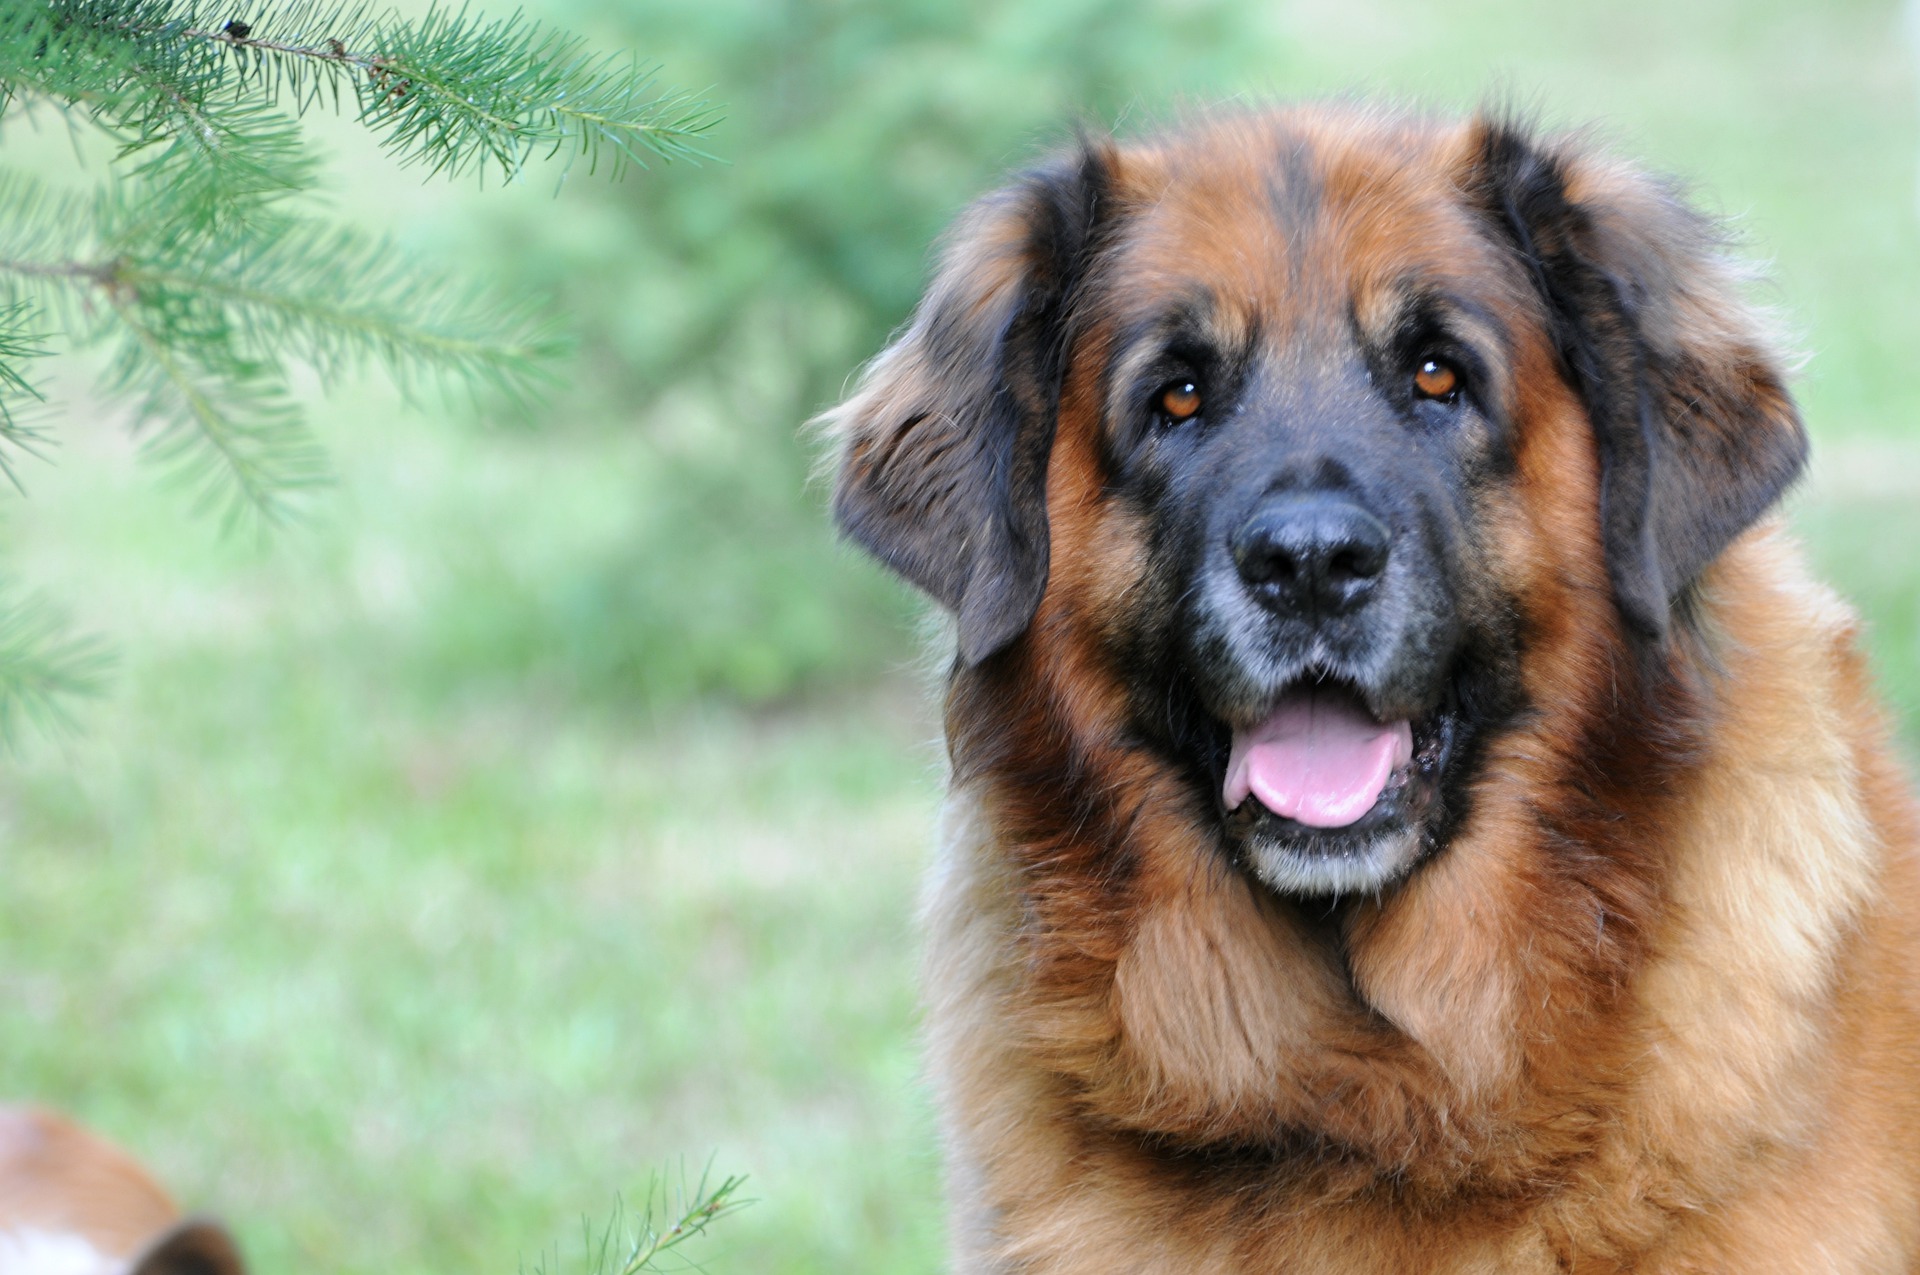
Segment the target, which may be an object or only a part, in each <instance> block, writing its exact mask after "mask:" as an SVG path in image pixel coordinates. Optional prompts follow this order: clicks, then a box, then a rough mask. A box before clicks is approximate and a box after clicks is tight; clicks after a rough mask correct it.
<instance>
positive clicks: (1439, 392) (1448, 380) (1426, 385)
mask: <svg viewBox="0 0 1920 1275" xmlns="http://www.w3.org/2000/svg"><path fill="white" fill-rule="evenodd" d="M1413 388H1414V389H1416V390H1418V391H1420V396H1421V397H1422V398H1438V399H1448V398H1452V397H1453V396H1454V394H1455V393H1456V392H1458V390H1459V389H1460V374H1459V373H1458V372H1456V371H1454V370H1453V369H1452V368H1450V367H1448V366H1447V365H1446V364H1445V363H1442V362H1441V361H1440V360H1439V359H1428V360H1427V361H1426V362H1424V363H1422V364H1421V365H1420V370H1419V371H1418V372H1415V373H1414V374H1413Z"/></svg>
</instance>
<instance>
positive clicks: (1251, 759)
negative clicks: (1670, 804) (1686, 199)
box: [836, 110, 1804, 894]
mask: <svg viewBox="0 0 1920 1275" xmlns="http://www.w3.org/2000/svg"><path fill="white" fill-rule="evenodd" d="M1729 286H1730V284H1729V281H1728V277H1727V275H1726V273H1725V271H1724V268H1723V267H1722V266H1721V265H1720V263H1719V261H1718V259H1717V257H1716V256H1715V254H1714V251H1713V245H1712V243H1711V241H1710V238H1709V236H1708V235H1707V233H1706V231H1705V230H1704V228H1703V227H1702V225H1701V224H1700V223H1698V222H1697V221H1695V220H1694V219H1692V218H1691V216H1690V214H1688V213H1686V212H1685V210H1684V209H1683V208H1682V207H1681V206H1680V205H1678V204H1677V203H1676V202H1674V201H1673V200H1672V199H1671V198H1670V197H1668V195H1667V194H1666V193H1665V192H1664V191H1663V190H1661V189H1660V188H1659V187H1657V186H1656V185H1654V184H1653V183H1651V182H1649V181H1647V180H1646V179H1644V178H1640V177H1639V176H1638V175H1636V174H1631V173H1623V172H1620V171H1616V170H1614V169H1611V168H1609V167H1608V166H1607V165H1605V164H1603V163H1601V162H1598V161H1591V160H1586V159H1583V158H1580V157H1578V156H1576V155H1573V154H1571V153H1560V152H1554V151H1549V150H1546V149H1544V148H1541V147H1538V146H1536V145H1535V144H1534V143H1532V142H1530V141H1528V140H1527V139H1525V138H1523V137H1521V136H1520V135H1519V134H1517V133H1516V132H1514V131H1513V130H1511V129H1508V128H1505V127H1503V126H1498V125H1490V124H1471V125H1436V124H1430V123H1426V122H1423V121H1409V120H1403V119H1393V118H1386V117H1376V116H1371V115H1367V114H1364V113H1360V112H1357V111H1350V110H1321V111H1313V112H1298V113H1292V114H1283V115H1276V116H1270V117H1261V118H1251V119H1238V120H1231V121H1226V122H1222V123H1216V124H1212V125H1210V126H1207V127H1204V128H1202V129H1199V130H1196V131H1195V132H1193V133H1191V134H1189V135H1186V136H1179V137H1174V138H1171V139H1168V140H1164V141H1161V142H1157V143H1151V144H1147V145H1142V146H1136V147H1130V148H1124V149H1122V148H1114V147H1089V148H1087V149H1085V150H1084V151H1082V152H1081V153H1079V154H1077V155H1075V156H1073V157H1071V158H1069V159H1068V160H1066V161H1064V162H1061V163H1058V164H1056V165H1055V166H1053V167H1052V168H1050V169H1047V170H1044V171H1042V172H1040V173H1038V174H1035V175H1034V176H1032V177H1030V178H1028V179H1027V180H1026V181H1024V182H1022V183H1021V184H1019V185H1017V186H1015V187H1013V188H1011V189H1010V190H1008V191H1004V192H1001V193H1000V194H999V195H996V196H994V197H992V198H990V199H989V200H987V201H985V202H983V203H982V204H981V205H979V206H978V207H977V208H976V209H975V210H974V212H973V213H972V214H970V216H969V218H968V219H967V220H966V221H964V222H963V223H962V225H961V227H960V228H959V229H958V231H957V232H956V237H955V239H954V241H953V244H952V246H951V248H950V249H949V253H948V256H947V259H946V264H945V266H944V268H943V270H942V272H941V274H940V276H939V277H938V278H937V279H936V281H935V283H934V285H933V287H932V289H931V290H930V292H929V295H928V298H927V300H926V301H925V302H924V303H923V305H922V309H921V311H920V313H919V315H918V317H917V319H916V322H915V324H914V326H913V327H912V328H911V329H910V330H909V332H908V333H907V334H906V335H905V336H904V337H903V338H902V339H901V341H900V342H899V343H897V344H896V345H895V347H894V348H893V349H891V350H890V351H888V353H887V354H886V355H885V356H883V358H882V359H881V360H880V361H879V362H878V363H877V364H876V366H875V368H874V369H873V371H872V372H871V373H870V374H869V378H868V380H867V382H866V383H865V384H864V385H863V387H862V390H861V392H860V393H859V394H858V395H857V396H856V397H855V398H854V399H853V400H851V401H850V402H849V403H848V404H847V405H845V406H844V407H843V408H842V409H840V413H839V416H838V424H839V428H840V430H841V434H842V440H843V458H842V473H841V482H840V487H839V490H838V492H837V498H836V508H837V511H838V513H839V515H840V517H841V520H842V523H843V525H844V526H845V527H846V528H847V529H848V530H849V532H850V533H851V534H852V535H854V536H855V537H856V538H857V539H859V540H861V541H862V542H863V543H865V544H866V545H868V546H869V547H870V548H872V549H873V550H875V551H876V552H877V553H878V554H879V555H880V556H881V557H882V558H883V560H885V561H887V562H889V564H890V565H893V566H894V567H895V568H896V569H898V570H900V571H901V572H902V573H903V574H905V575H906V576H907V577H908V578H909V579H911V580H913V581H914V582H915V583H917V584H919V585H921V586H922V587H923V588H926V589H927V590H928V591H929V592H930V593H932V594H933V595H934V596H935V597H936V598H938V599H939V600H941V601H942V602H944V603H945V604H947V605H948V606H949V607H951V608H952V609H953V610H954V611H955V613H956V614H957V616H958V620H959V633H960V655H961V661H962V665H963V666H964V667H968V668H978V667H986V666H991V665H992V664H993V663H994V662H995V661H1002V662H1004V661H1008V660H1012V661H1016V662H1019V661H1025V662H1026V665H1027V667H1028V669H1029V670H1030V676H1029V677H1028V680H1029V681H1031V680H1033V678H1035V677H1037V678H1038V680H1039V681H1040V682H1042V683H1044V684H1047V685H1049V686H1051V687H1052V689H1053V693H1054V694H1055V695H1057V696H1058V695H1077V696H1078V697H1080V698H1082V699H1093V698H1101V697H1104V698H1105V699H1107V700H1109V701H1111V702H1112V703H1113V704H1114V705H1115V706H1116V707H1115V709H1114V711H1113V712H1112V713H1111V714H1110V715H1109V720H1108V725H1107V727H1106V728H1105V729H1106V730H1107V731H1108V733H1110V734H1115V733H1117V734H1123V735H1125V736H1127V737H1129V738H1131V739H1137V740H1138V742H1139V746H1140V747H1142V748H1143V749H1145V750H1147V751H1149V752H1150V753H1152V754H1153V755H1154V756H1155V757H1156V758H1158V759H1159V761H1160V762H1161V763H1162V764H1163V765H1164V766H1165V767H1166V768H1167V769H1168V770H1169V771H1170V772H1171V773H1174V774H1177V775H1178V776H1179V777H1180V780H1181V782H1182V783H1183V784H1184V785H1185V786H1186V789H1187V794H1188V798H1189V804H1190V809H1191V810H1192V812H1193V815H1194V817H1195V818H1196V819H1198V820H1201V821H1202V822H1206V823H1209V824H1210V825H1211V826H1212V827H1213V828H1214V829H1215V835H1216V836H1217V838H1218V841H1219V844H1220V845H1221V847H1222V848H1223V849H1224V850H1225V851H1226V852H1228V853H1229V854H1231V855H1232V856H1233V857H1234V858H1235V859H1236V861H1238V862H1240V863H1241V864H1243V865H1244V866H1245V867H1246V868H1247V869H1249V870H1250V871H1251V872H1252V873H1253V874H1254V875H1256V876H1257V877H1258V878H1259V879H1260V880H1262V881H1263V882H1265V883H1266V884H1267V885H1268V886H1269V887H1270V888H1272V889H1274V890H1276V891H1279V892H1281V893H1286V894H1341V893H1351V892H1368V891H1379V890H1381V889H1383V888H1385V887H1387V886H1389V885H1391V884H1392V883H1393V882H1395V881H1396V880H1398V879H1399V878H1401V877H1402V876H1404V875H1405V874H1406V873H1407V872H1408V871H1409V870H1410V869H1411V868H1412V867H1413V866H1414V865H1415V864H1417V863H1418V862H1420V861H1421V859H1422V858H1423V857H1425V856H1427V855H1430V854H1433V853H1437V852H1440V851H1442V850H1444V848H1445V846H1446V844H1447V842H1448V840H1449V838H1450V836H1451V835H1452V833H1453V831H1454V830H1455V829H1456V828H1457V827H1458V826H1459V824H1460V822H1461V820H1462V819H1463V818H1464V816H1465V815H1466V813H1467V811H1468V808H1469V806H1470V796H1471V793H1472V789H1473V783H1474V780H1475V778H1476V775H1477V772H1478V769H1479V767H1480V766H1481V764H1482V760H1483V758H1484V756H1485V754H1486V748H1487V745H1488V743H1489V741H1490V740H1493V739H1496V738H1498V736H1499V734H1500V732H1501V731H1502V729H1503V728H1504V727H1506V726H1507V725H1508V724H1510V723H1511V722H1513V721H1514V720H1516V718H1518V717H1519V716H1520V715H1522V714H1524V713H1526V712H1527V711H1529V708H1530V706H1531V705H1532V704H1533V703H1534V702H1535V701H1536V700H1537V698H1538V697H1539V696H1540V695H1541V694H1542V693H1543V692H1542V687H1543V686H1550V685H1551V684H1552V678H1551V677H1550V676H1547V673H1548V671H1549V670H1548V666H1549V665H1551V663H1552V662H1553V661H1554V660H1555V659H1556V658H1559V657H1558V656H1557V655H1556V652H1557V651H1561V650H1562V649H1563V648H1565V647H1566V646H1567V643H1566V641H1565V638H1566V634H1565V632H1564V630H1566V628H1567V626H1568V625H1569V624H1573V623H1593V622H1596V617H1597V622H1598V623H1600V624H1603V625H1605V626H1608V627H1609V628H1617V629H1618V631H1619V634H1620V640H1621V641H1622V642H1623V643H1626V644H1630V645H1633V646H1635V647H1636V648H1637V649H1639V650H1640V651H1641V652H1642V653H1643V655H1644V657H1645V658H1647V659H1649V660H1654V661H1657V660H1658V659H1659V658H1660V654H1659V653H1660V651H1661V650H1662V649H1663V647H1664V645H1665V644H1666V643H1667V642H1669V641H1671V640H1673V634H1672V629H1673V627H1674V626H1673V623H1672V616H1673V613H1674V609H1675V607H1676V606H1681V607H1684V604H1685V598H1686V592H1687V589H1688V587H1689V586H1690V584H1691V582H1692V581H1693V579H1694V578H1695V577H1696V576H1697V574H1698V573H1699V571H1700V570H1701V568H1702V567H1703V566H1704V565H1705V564H1706V563H1707V562H1708V561H1710V560H1711V559H1712V557H1713V556H1714V555H1715V554H1717V553H1718V551H1719V549H1720V548H1721V547H1722V546H1724V544H1725V543H1726V542H1727V541H1728V540H1729V539H1730V538H1731V537H1732V536H1733V535H1735V534H1737V533H1738V532H1739V531H1740V530H1741V529H1743V528H1744V527H1745V526H1746V525H1747V524H1748V523H1750V522H1751V521H1752V520H1753V518H1754V517H1756V516H1757V515H1758V513H1759V512H1760V511H1761V510H1762V509H1763V508H1764V507H1765V506H1766V505H1767V504H1769V503H1770V502H1771V501H1772V500H1773V499H1774V497H1775V496H1776V494H1777V493H1778V491H1779V490H1780V489H1781V487H1782V486H1783V485H1784V484H1785V483H1786V482H1787V481H1789V480H1790V478H1791V477H1792V475H1793V474H1794V472H1796V470H1797V468H1798V467H1799V464H1800V461H1801V455H1802V450H1803V447H1804V442H1803V439H1802V437H1801V434H1800V430H1799V425H1798V422H1797V419H1796V418H1795V417H1794V414H1793V411H1792V408H1791V406H1790V404H1789V403H1788V401H1787V399H1786V396H1785V394H1784V392H1783V390H1782V389H1781V385H1780V380H1779V376H1778V373H1777V371H1776V369H1775V368H1774V366H1773V364H1772V363H1771V362H1770V361H1769V359H1768V357H1767V355H1766V353H1765V351H1764V346H1763V344H1762V343H1761V342H1760V341H1759V340H1758V338H1757V337H1756V336H1755V335H1754V334H1753V333H1751V332H1748V331H1743V330H1738V329H1735V328H1730V327H1729V326H1728V325H1726V324H1725V323H1724V322H1722V321H1720V320H1719V319H1718V318H1716V317H1712V316H1716V315H1718V314H1719V313H1721V312H1723V311H1725V310H1726V309H1727V307H1726V306H1725V304H1724V299H1723V295H1722V294H1723V293H1724V292H1725V290H1726V289H1727V288H1728V287H1729ZM1733 312H1734V313H1744V311H1741V310H1739V308H1738V307H1737V306H1736V307H1734V308H1733ZM1595 599H1601V600H1602V602H1603V605H1602V606H1600V607H1598V608H1596V606H1595V605H1594V601H1595ZM1036 665H1037V666H1038V672H1037V673H1033V672H1031V670H1033V669H1034V667H1035V666H1036ZM1094 688H1104V689H1102V690H1100V691H1098V692H1097V693H1096V690H1095V689H1094Z"/></svg>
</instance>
